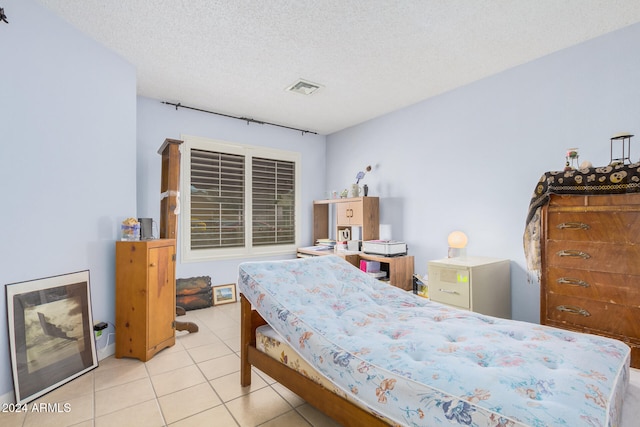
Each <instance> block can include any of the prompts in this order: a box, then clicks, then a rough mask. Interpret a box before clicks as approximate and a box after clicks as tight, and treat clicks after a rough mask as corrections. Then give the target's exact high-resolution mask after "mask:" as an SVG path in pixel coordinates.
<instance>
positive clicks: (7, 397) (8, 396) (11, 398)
mask: <svg viewBox="0 0 640 427" xmlns="http://www.w3.org/2000/svg"><path fill="white" fill-rule="evenodd" d="M15 402H16V395H15V394H14V393H13V389H11V391H9V392H7V393H5V394H2V395H0V403H15Z"/></svg>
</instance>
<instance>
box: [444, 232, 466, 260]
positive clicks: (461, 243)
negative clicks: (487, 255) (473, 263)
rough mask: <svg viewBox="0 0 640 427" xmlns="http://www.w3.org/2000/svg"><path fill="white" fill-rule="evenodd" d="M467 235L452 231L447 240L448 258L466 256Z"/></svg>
mask: <svg viewBox="0 0 640 427" xmlns="http://www.w3.org/2000/svg"><path fill="white" fill-rule="evenodd" d="M468 240H469V239H467V235H466V234H464V233H463V232H462V231H452V232H451V233H450V234H449V237H448V238H447V242H448V243H449V252H448V257H449V258H463V257H465V256H467V242H468Z"/></svg>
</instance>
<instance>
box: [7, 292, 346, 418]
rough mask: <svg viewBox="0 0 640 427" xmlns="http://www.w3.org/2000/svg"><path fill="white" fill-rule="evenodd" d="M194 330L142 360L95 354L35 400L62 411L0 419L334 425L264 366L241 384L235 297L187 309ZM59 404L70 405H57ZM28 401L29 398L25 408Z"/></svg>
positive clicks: (180, 333)
mask: <svg viewBox="0 0 640 427" xmlns="http://www.w3.org/2000/svg"><path fill="white" fill-rule="evenodd" d="M178 320H181V321H191V322H195V323H196V324H197V325H198V326H199V328H200V330H199V331H198V332H197V333H193V334H189V333H187V332H178V333H177V339H176V345H175V346H173V347H171V348H168V349H165V350H163V351H161V352H160V353H158V354H157V355H156V356H155V357H154V358H153V359H151V360H149V361H148V362H146V363H143V362H140V361H139V360H137V359H125V358H123V359H116V358H114V357H113V356H111V357H108V358H106V359H103V360H102V361H100V365H99V367H98V368H96V369H94V370H93V371H91V372H89V373H87V374H85V375H82V376H81V377H79V378H77V379H75V380H73V381H71V382H70V383H68V384H65V385H64V386H62V387H59V388H58V389H56V390H54V391H53V392H51V393H49V394H47V395H45V396H43V397H42V398H40V399H39V400H37V401H36V402H44V403H48V404H51V403H60V404H61V405H60V408H61V410H62V412H41V413H38V412H28V413H26V414H25V413H0V425H2V426H24V427H27V426H29V427H30V426H34V427H48V426H77V427H91V426H95V427H112V426H118V427H128V426H135V427H144V426H152V427H156V426H176V427H188V426H216V427H218V426H220V427H226V426H234V427H235V426H243V427H244V426H264V427H276V426H277V427H287V426H295V427H299V426H318V427H324V426H327V427H328V426H337V425H338V424H336V423H335V422H334V421H332V420H331V419H329V418H327V417H326V416H325V415H323V414H322V413H320V412H318V411H317V410H316V409H314V408H313V407H311V406H310V405H308V404H307V403H305V402H304V401H303V400H302V399H300V397H298V396H297V395H295V394H293V393H292V392H291V391H289V390H287V389H286V388H284V387H283V386H281V385H280V384H278V383H276V382H275V381H274V380H273V379H272V378H270V377H269V376H267V375H265V374H264V373H262V372H260V371H257V370H254V372H253V374H252V380H251V386H250V387H241V386H240V304H239V303H235V304H226V305H220V306H215V307H210V308H205V309H201V310H193V311H188V312H187V315H186V316H180V317H179V318H178ZM63 404H68V407H69V408H70V411H68V412H64V407H63V406H62V405H63ZM31 407H32V403H30V404H29V408H31Z"/></svg>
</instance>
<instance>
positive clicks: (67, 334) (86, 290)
mask: <svg viewBox="0 0 640 427" xmlns="http://www.w3.org/2000/svg"><path fill="white" fill-rule="evenodd" d="M5 292H6V300H7V325H8V328H9V348H10V352H11V369H12V374H13V385H14V392H15V397H16V404H17V405H24V404H26V403H28V402H30V401H32V400H34V399H36V398H38V397H40V396H42V395H44V394H46V393H48V392H50V391H52V390H54V389H56V388H58V387H60V386H61V385H63V384H66V383H68V382H69V381H71V380H73V379H75V378H77V377H79V376H81V375H83V374H85V373H87V372H89V371H90V370H92V369H95V368H96V367H97V366H98V358H97V354H96V345H95V339H94V333H93V317H92V313H91V290H90V284H89V271H88V270H85V271H79V272H75V273H70V274H63V275H59V276H52V277H47V278H42V279H36V280H30V281H26V282H19V283H12V284H8V285H6V286H5Z"/></svg>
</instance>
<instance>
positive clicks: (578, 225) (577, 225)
mask: <svg viewBox="0 0 640 427" xmlns="http://www.w3.org/2000/svg"><path fill="white" fill-rule="evenodd" d="M556 228H557V229H559V230H564V229H565V228H568V229H570V230H588V229H590V228H591V227H590V226H589V224H585V223H584V222H563V223H562V224H558V225H556Z"/></svg>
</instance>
